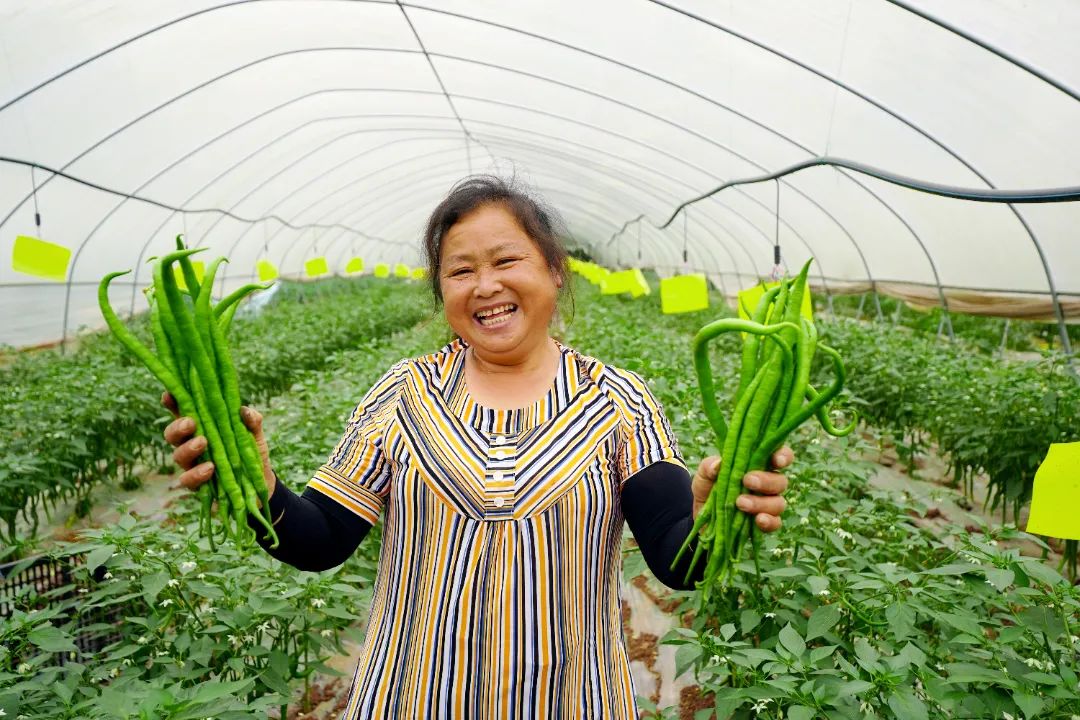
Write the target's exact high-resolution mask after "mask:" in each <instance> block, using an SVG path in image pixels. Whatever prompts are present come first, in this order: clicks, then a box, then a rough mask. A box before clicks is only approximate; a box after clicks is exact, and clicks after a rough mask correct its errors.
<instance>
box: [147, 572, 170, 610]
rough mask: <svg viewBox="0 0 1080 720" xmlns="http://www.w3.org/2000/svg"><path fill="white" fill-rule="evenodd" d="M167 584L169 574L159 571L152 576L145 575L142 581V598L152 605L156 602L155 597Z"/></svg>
mask: <svg viewBox="0 0 1080 720" xmlns="http://www.w3.org/2000/svg"><path fill="white" fill-rule="evenodd" d="M168 582H169V573H167V572H165V571H164V570H161V571H159V572H156V573H153V574H152V575H146V576H144V577H143V579H142V586H143V597H145V598H146V602H148V603H150V604H153V603H154V602H155V601H156V600H157V596H158V595H159V594H160V593H161V589H162V588H164V587H165V585H166V584H167V583H168Z"/></svg>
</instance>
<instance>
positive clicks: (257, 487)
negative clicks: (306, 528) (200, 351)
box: [195, 258, 278, 548]
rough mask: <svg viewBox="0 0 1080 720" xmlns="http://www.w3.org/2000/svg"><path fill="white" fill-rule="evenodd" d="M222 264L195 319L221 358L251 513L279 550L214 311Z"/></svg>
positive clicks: (210, 273) (210, 275)
mask: <svg viewBox="0 0 1080 720" xmlns="http://www.w3.org/2000/svg"><path fill="white" fill-rule="evenodd" d="M222 261H224V258H219V259H218V260H215V261H214V262H213V263H212V264H211V266H210V268H209V269H208V270H207V273H206V277H205V278H204V280H203V285H202V289H201V290H200V291H199V297H198V299H197V300H196V301H195V319H196V320H197V321H198V322H199V325H200V327H201V328H202V329H204V330H205V331H206V335H207V336H209V339H210V342H211V344H212V345H213V347H214V351H215V355H216V357H217V363H218V373H219V374H220V377H221V389H222V395H223V397H224V400H225V405H226V407H227V409H228V419H229V423H230V424H231V426H232V432H233V435H234V437H235V442H236V450H237V453H238V455H239V457H238V458H237V460H238V461H237V462H236V463H235V465H236V466H238V467H241V468H242V469H243V472H244V475H245V476H246V480H244V479H242V478H241V490H243V491H244V501H245V503H246V507H247V510H248V512H249V513H250V514H251V515H253V516H254V517H255V519H256V520H258V521H259V523H260V524H262V526H263V527H264V528H266V530H267V534H266V536H265V537H266V538H270V539H271V540H272V543H273V544H272V545H271V547H275V548H276V547H277V546H278V538H277V532H276V531H275V530H274V527H273V525H272V524H271V522H270V520H271V518H270V497H269V494H268V491H267V489H266V480H265V479H264V477H263V468H262V460H261V459H260V458H259V451H258V448H257V447H256V446H255V438H254V437H253V436H252V434H251V431H250V430H248V429H247V426H245V425H244V422H243V419H242V418H241V417H240V383H239V380H238V378H237V376H236V368H235V367H234V366H233V363H232V358H231V357H230V356H229V348H228V345H227V344H226V343H225V334H224V332H223V331H222V329H221V327H220V325H218V322H217V319H216V318H215V317H214V316H213V313H212V312H211V311H210V293H211V290H212V288H213V286H214V276H215V274H216V273H217V269H218V267H219V266H220V263H221V262H222ZM260 503H261V507H260Z"/></svg>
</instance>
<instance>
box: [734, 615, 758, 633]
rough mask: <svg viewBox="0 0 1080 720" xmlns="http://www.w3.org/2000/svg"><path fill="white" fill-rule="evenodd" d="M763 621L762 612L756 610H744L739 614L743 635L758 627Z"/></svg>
mask: <svg viewBox="0 0 1080 720" xmlns="http://www.w3.org/2000/svg"><path fill="white" fill-rule="evenodd" d="M760 623H761V613H759V612H757V611H756V610H743V611H742V613H741V614H740V615H739V626H740V627H741V628H742V633H743V635H746V634H747V633H749V632H750V631H751V630H753V629H754V628H756V627H757V626H758V624H760Z"/></svg>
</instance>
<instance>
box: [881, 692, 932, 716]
mask: <svg viewBox="0 0 1080 720" xmlns="http://www.w3.org/2000/svg"><path fill="white" fill-rule="evenodd" d="M888 702H889V708H890V709H891V710H892V711H893V712H894V713H895V714H896V717H898V718H903V719H904V720H927V718H928V717H929V714H928V713H927V710H926V704H925V703H924V702H923V701H922V700H920V699H919V698H918V697H916V696H915V692H914V691H913V690H912V689H911V688H899V689H898V690H897V691H896V692H894V693H893V694H892V695H890V696H889V701H888Z"/></svg>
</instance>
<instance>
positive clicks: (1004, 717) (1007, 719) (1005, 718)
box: [1001, 710, 1016, 720]
mask: <svg viewBox="0 0 1080 720" xmlns="http://www.w3.org/2000/svg"><path fill="white" fill-rule="evenodd" d="M1001 720H1016V718H1014V717H1013V716H1012V715H1010V714H1009V713H1007V712H1005V711H1004V710H1002V711H1001Z"/></svg>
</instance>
